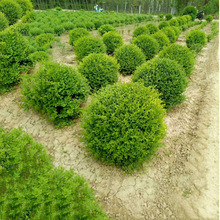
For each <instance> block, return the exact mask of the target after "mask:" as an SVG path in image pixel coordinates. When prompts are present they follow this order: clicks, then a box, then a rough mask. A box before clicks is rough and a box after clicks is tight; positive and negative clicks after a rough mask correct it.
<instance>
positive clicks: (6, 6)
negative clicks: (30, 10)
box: [0, 0, 22, 25]
mask: <svg viewBox="0 0 220 220" xmlns="http://www.w3.org/2000/svg"><path fill="white" fill-rule="evenodd" d="M0 11H1V12H2V13H3V14H4V15H5V16H6V18H7V19H8V22H9V25H11V24H14V23H16V22H17V21H18V19H19V18H21V15H22V9H21V6H20V5H19V4H18V3H17V2H15V1H13V0H1V1H0Z"/></svg>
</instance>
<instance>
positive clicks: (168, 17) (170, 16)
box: [165, 13, 173, 21]
mask: <svg viewBox="0 0 220 220" xmlns="http://www.w3.org/2000/svg"><path fill="white" fill-rule="evenodd" d="M165 17H166V20H167V21H169V20H171V19H172V18H173V15H172V14H170V13H169V14H166V15H165Z"/></svg>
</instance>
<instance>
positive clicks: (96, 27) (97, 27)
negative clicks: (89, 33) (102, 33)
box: [93, 19, 103, 30]
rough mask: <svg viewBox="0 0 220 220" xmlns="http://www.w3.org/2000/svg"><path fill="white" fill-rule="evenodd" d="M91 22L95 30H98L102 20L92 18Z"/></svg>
mask: <svg viewBox="0 0 220 220" xmlns="http://www.w3.org/2000/svg"><path fill="white" fill-rule="evenodd" d="M93 23H94V25H95V29H96V30H98V29H99V28H100V27H101V26H102V25H103V21H101V20H100V19H97V20H94V21H93Z"/></svg>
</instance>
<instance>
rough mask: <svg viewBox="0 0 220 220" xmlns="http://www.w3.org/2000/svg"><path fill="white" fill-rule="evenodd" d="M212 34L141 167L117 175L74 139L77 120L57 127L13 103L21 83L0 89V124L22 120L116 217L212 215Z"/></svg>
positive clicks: (201, 219)
mask: <svg viewBox="0 0 220 220" xmlns="http://www.w3.org/2000/svg"><path fill="white" fill-rule="evenodd" d="M218 51H219V45H218V37H216V38H215V39H214V40H212V41H211V42H210V43H209V44H208V45H207V46H206V47H205V48H204V49H203V50H202V51H201V53H200V54H199V55H198V57H197V59H196V66H195V72H194V75H193V76H192V77H191V80H190V81H191V82H190V85H189V87H188V89H187V91H186V95H187V97H188V99H187V100H186V101H185V102H184V103H183V104H182V105H180V106H178V107H175V108H173V109H172V110H171V111H170V112H169V113H168V115H167V118H166V123H167V126H168V130H167V132H168V134H167V136H166V139H165V141H164V143H165V145H166V147H164V148H161V149H160V150H159V151H158V153H157V158H154V159H153V161H152V162H150V163H148V164H144V171H141V172H138V173H134V174H132V175H127V174H123V173H122V172H121V170H119V169H116V168H114V167H112V166H104V165H102V164H100V163H99V162H98V161H95V160H93V159H92V158H90V157H88V156H87V154H86V151H85V149H84V148H83V144H82V143H81V142H80V141H79V137H80V122H79V121H77V122H76V123H75V124H74V125H72V126H69V127H67V128H63V129H59V130H56V129H55V128H54V126H53V125H52V124H50V123H48V122H47V121H46V120H45V119H43V118H42V117H41V115H40V114H38V113H34V112H32V111H29V112H25V111H24V110H23V109H20V108H19V106H18V105H19V103H20V94H19V88H18V89H17V90H16V91H14V92H12V93H9V94H6V95H2V96H0V126H3V127H4V128H6V129H9V130H10V129H12V128H17V127H19V126H20V127H22V129H23V130H24V131H26V132H27V133H29V134H30V135H31V136H32V137H33V138H34V139H35V140H36V141H38V142H40V143H42V144H44V145H45V147H46V149H47V151H48V153H49V154H50V155H51V156H52V157H53V162H54V165H55V166H63V167H65V168H66V169H70V168H73V169H74V170H75V172H76V173H78V174H80V175H82V176H84V177H85V178H86V179H87V180H88V181H89V184H90V186H91V187H92V188H93V189H94V191H95V195H96V196H97V198H98V200H99V201H100V203H101V205H102V206H103V208H104V209H105V211H106V212H107V213H109V214H110V216H111V217H112V218H113V219H120V220H146V219H147V220H151V219H155V220H164V219H168V220H171V219H177V220H194V219H198V220H217V219H219V218H218V216H219V213H218V200H219V198H218V164H219V158H218V136H219V130H218V129H219V128H218V121H219V117H218V115H219V114H218V111H219V110H218V102H219V95H218V85H219V75H218V74H219V59H218V58H219V54H218Z"/></svg>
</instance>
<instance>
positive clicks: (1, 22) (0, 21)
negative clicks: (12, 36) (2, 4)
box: [0, 12, 8, 31]
mask: <svg viewBox="0 0 220 220" xmlns="http://www.w3.org/2000/svg"><path fill="white" fill-rule="evenodd" d="M7 27H8V19H7V18H6V17H5V15H4V14H3V13H2V12H0V31H3V30H4V29H5V28H7Z"/></svg>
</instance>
